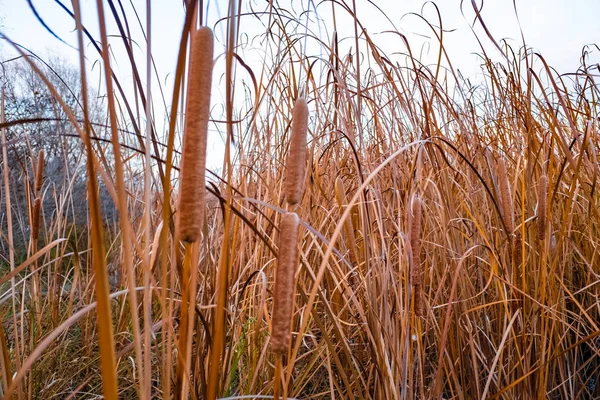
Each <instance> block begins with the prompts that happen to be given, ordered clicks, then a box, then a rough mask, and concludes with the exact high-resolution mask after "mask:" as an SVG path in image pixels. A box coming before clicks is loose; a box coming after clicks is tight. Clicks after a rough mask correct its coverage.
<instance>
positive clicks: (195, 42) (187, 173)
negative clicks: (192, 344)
mask: <svg viewBox="0 0 600 400" xmlns="http://www.w3.org/2000/svg"><path fill="white" fill-rule="evenodd" d="M213 48H214V38H213V33H212V31H211V30H210V28H207V27H201V28H200V29H198V30H197V31H195V32H193V33H192V38H191V43H190V67H189V72H188V85H187V95H186V107H185V127H184V133H183V151H182V155H181V174H180V185H181V189H180V190H181V191H180V197H179V207H178V209H179V238H180V239H181V240H183V241H187V242H193V241H196V240H198V239H199V238H200V231H201V222H202V218H203V214H204V201H205V190H206V189H205V173H206V171H205V168H206V137H207V133H208V118H209V112H210V89H211V85H212V70H213Z"/></svg>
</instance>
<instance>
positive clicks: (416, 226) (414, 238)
mask: <svg viewBox="0 0 600 400" xmlns="http://www.w3.org/2000/svg"><path fill="white" fill-rule="evenodd" d="M421 207H422V202H421V199H420V198H419V197H418V196H414V197H413V198H412V202H411V212H410V214H409V216H408V223H409V231H408V239H409V242H410V251H411V259H410V279H411V282H412V284H413V285H420V284H421Z"/></svg>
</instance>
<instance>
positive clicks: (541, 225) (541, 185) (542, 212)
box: [537, 175, 548, 241]
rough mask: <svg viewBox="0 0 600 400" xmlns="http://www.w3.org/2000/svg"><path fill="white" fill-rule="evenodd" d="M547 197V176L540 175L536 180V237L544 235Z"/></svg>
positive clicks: (539, 238)
mask: <svg viewBox="0 0 600 400" xmlns="http://www.w3.org/2000/svg"><path fill="white" fill-rule="evenodd" d="M547 198H548V177H547V176H546V175H542V176H541V177H540V181H539V182H538V207H537V237H538V240H540V241H541V240H544V237H545V236H546V212H547Z"/></svg>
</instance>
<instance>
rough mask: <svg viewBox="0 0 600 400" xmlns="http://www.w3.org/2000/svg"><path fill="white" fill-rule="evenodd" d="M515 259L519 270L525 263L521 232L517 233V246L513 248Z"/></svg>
mask: <svg viewBox="0 0 600 400" xmlns="http://www.w3.org/2000/svg"><path fill="white" fill-rule="evenodd" d="M513 259H514V260H515V268H516V269H517V271H519V269H520V267H521V264H522V263H523V236H522V235H521V232H517V233H516V234H515V248H514V250H513Z"/></svg>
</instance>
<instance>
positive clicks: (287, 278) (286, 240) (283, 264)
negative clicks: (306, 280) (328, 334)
mask: <svg viewBox="0 0 600 400" xmlns="http://www.w3.org/2000/svg"><path fill="white" fill-rule="evenodd" d="M299 227H300V220H299V218H298V215H297V214H296V213H293V212H290V213H287V214H285V215H284V216H283V219H282V220H281V225H280V230H279V255H278V256H277V270H276V271H275V288H274V290H273V318H272V332H271V349H272V350H273V352H275V353H277V354H285V353H286V352H287V349H288V344H289V342H290V339H291V332H290V331H291V324H292V312H293V308H294V275H295V274H296V269H297V267H298V230H299Z"/></svg>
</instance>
